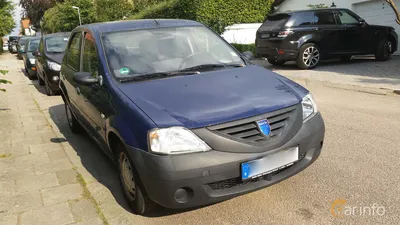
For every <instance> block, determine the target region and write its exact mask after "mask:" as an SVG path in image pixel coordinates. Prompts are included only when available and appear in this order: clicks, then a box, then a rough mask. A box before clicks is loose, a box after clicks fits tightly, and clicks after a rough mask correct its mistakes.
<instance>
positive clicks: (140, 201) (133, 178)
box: [116, 144, 155, 215]
mask: <svg viewBox="0 0 400 225" xmlns="http://www.w3.org/2000/svg"><path fill="white" fill-rule="evenodd" d="M116 150H117V152H118V169H119V174H120V175H119V176H120V180H121V186H122V189H123V190H124V194H125V197H126V200H127V201H128V204H129V206H130V207H131V209H132V210H133V212H134V213H136V214H138V215H143V214H146V213H148V212H150V211H151V210H152V209H153V208H154V206H155V203H154V202H153V201H152V200H151V199H150V198H149V196H147V194H146V192H145V190H144V188H143V185H142V184H141V181H140V178H139V176H138V174H137V172H136V170H135V168H134V167H133V163H132V161H131V159H130V158H129V156H128V153H127V152H126V151H125V148H124V147H123V146H122V144H118V146H117V149H116Z"/></svg>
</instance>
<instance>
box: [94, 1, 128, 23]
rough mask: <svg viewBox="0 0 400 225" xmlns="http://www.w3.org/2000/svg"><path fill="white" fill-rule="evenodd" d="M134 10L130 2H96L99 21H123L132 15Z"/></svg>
mask: <svg viewBox="0 0 400 225" xmlns="http://www.w3.org/2000/svg"><path fill="white" fill-rule="evenodd" d="M133 10H134V7H133V3H132V2H131V1H130V0H96V13H97V20H98V21H114V20H122V19H123V18H124V17H125V16H126V17H129V16H131V15H132V13H133Z"/></svg>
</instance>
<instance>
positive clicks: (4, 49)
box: [3, 43, 8, 51]
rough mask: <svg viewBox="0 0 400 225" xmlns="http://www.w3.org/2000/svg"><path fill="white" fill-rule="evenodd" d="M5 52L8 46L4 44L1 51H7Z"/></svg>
mask: <svg viewBox="0 0 400 225" xmlns="http://www.w3.org/2000/svg"><path fill="white" fill-rule="evenodd" d="M7 50H8V44H7V43H5V44H3V51H7Z"/></svg>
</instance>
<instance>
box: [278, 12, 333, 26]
mask: <svg viewBox="0 0 400 225" xmlns="http://www.w3.org/2000/svg"><path fill="white" fill-rule="evenodd" d="M335 24H336V20H335V16H334V14H333V12H332V11H315V12H314V11H307V12H298V13H295V14H294V15H293V16H292V17H291V18H290V20H289V21H288V22H287V23H286V26H287V27H298V26H310V25H335Z"/></svg>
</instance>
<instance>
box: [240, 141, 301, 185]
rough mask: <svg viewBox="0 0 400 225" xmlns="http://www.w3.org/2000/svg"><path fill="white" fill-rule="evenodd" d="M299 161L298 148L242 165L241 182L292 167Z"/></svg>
mask: <svg viewBox="0 0 400 225" xmlns="http://www.w3.org/2000/svg"><path fill="white" fill-rule="evenodd" d="M298 159H299V148H298V147H295V148H291V149H288V150H283V151H279V152H276V153H273V154H271V155H268V156H266V157H264V158H261V159H256V160H253V161H249V162H245V163H242V165H241V170H242V180H247V179H254V178H257V177H260V176H264V175H266V174H269V173H273V172H275V171H277V170H280V169H283V168H285V167H288V166H290V165H292V164H293V163H294V162H296V161H297V160H298Z"/></svg>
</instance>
